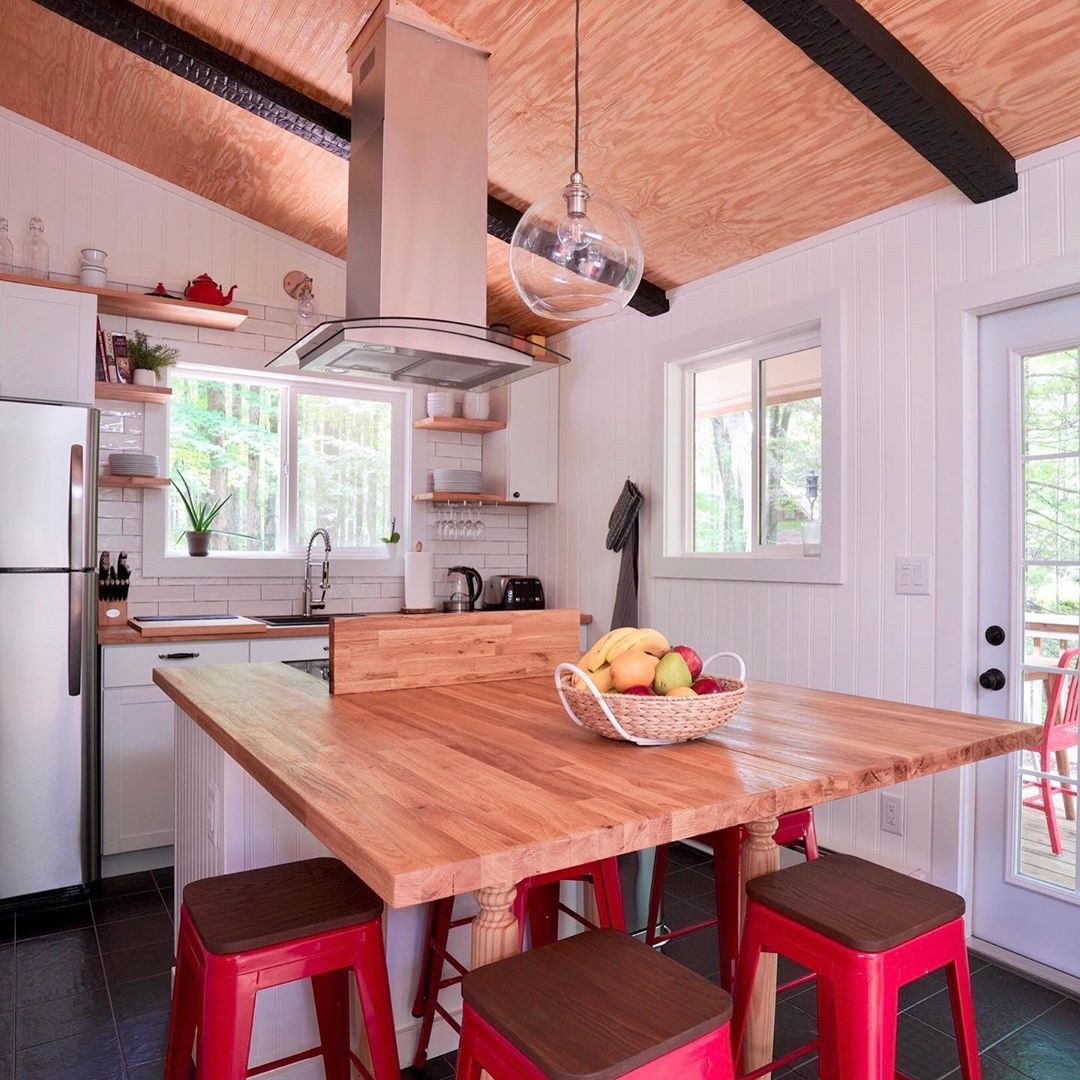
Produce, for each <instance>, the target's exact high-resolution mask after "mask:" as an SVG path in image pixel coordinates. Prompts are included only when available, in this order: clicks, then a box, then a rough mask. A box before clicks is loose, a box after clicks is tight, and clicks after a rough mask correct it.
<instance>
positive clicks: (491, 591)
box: [484, 574, 545, 611]
mask: <svg viewBox="0 0 1080 1080" xmlns="http://www.w3.org/2000/svg"><path fill="white" fill-rule="evenodd" d="M544 606H545V605H544V586H543V585H542V584H541V582H540V579H539V578H538V577H514V576H513V575H511V574H500V575H497V576H495V577H489V578H488V579H487V584H486V585H485V586H484V607H486V608H494V609H497V610H499V611H536V610H537V609H539V608H543V607H544Z"/></svg>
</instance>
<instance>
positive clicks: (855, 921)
mask: <svg viewBox="0 0 1080 1080" xmlns="http://www.w3.org/2000/svg"><path fill="white" fill-rule="evenodd" d="M746 892H747V894H748V895H749V896H750V898H751V899H752V900H756V901H757V903H759V904H761V905H762V907H767V908H769V909H771V910H772V911H775V912H777V913H778V914H780V915H784V916H786V917H787V918H789V919H791V920H792V921H794V922H797V923H799V924H800V925H802V926H806V927H808V928H809V929H811V930H814V931H816V932H817V933H819V934H822V935H823V936H825V937H827V938H831V939H832V940H833V941H837V942H839V943H840V944H842V945H846V946H847V947H848V948H849V949H856V950H858V951H859V952H867V953H881V952H887V951H888V950H889V949H894V948H896V947H897V946H898V945H902V944H903V943H904V942H906V941H912V940H914V939H915V938H918V937H922V935H923V934H926V933H928V932H929V931H931V930H936V929H937V928H938V927H939V926H944V925H945V924H946V923H950V922H953V921H954V920H955V919H959V918H962V917H963V915H964V900H963V898H962V897H960V896H957V895H956V894H955V893H951V892H948V891H947V890H945V889H939V888H938V887H937V886H936V885H930V884H929V883H927V882H925V881H918V880H916V879H915V878H912V877H907V876H906V875H904V874H898V873H896V871H895V870H889V869H887V868H886V867H884V866H878V865H877V864H876V863H871V862H866V861H865V860H864V859H857V858H855V857H854V856H851V855H826V856H823V857H822V858H820V859H815V860H814V861H813V862H806V863H800V864H799V865H797V866H791V867H788V868H787V869H786V870H780V871H778V872H776V873H775V874H766V875H764V876H763V877H757V878H753V879H752V880H751V881H748V882H747V883H746Z"/></svg>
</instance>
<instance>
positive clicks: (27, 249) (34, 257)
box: [23, 217, 49, 279]
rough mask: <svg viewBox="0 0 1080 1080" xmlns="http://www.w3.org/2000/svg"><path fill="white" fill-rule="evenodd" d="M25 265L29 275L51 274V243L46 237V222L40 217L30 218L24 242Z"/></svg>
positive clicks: (46, 276)
mask: <svg viewBox="0 0 1080 1080" xmlns="http://www.w3.org/2000/svg"><path fill="white" fill-rule="evenodd" d="M23 267H24V273H25V274H26V276H27V277H35V278H45V279H48V276H49V244H48V241H47V240H46V239H45V222H44V221H42V220H41V218H39V217H32V218H31V219H30V231H29V232H28V233H27V235H26V241H25V243H24V244H23Z"/></svg>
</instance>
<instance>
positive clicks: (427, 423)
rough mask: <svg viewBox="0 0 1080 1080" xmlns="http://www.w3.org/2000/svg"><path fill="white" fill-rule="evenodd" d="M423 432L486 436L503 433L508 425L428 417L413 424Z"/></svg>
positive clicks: (489, 421) (458, 418)
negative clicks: (452, 432)
mask: <svg viewBox="0 0 1080 1080" xmlns="http://www.w3.org/2000/svg"><path fill="white" fill-rule="evenodd" d="M413 427H414V428H419V429H420V430H421V431H460V432H461V433H462V434H463V435H486V434H487V433H488V432H489V431H502V430H503V429H504V428H505V427H506V425H505V424H504V423H503V422H502V421H501V420H466V419H465V418H464V417H462V416H426V417H424V419H423V420H417V421H415V422H414V423H413Z"/></svg>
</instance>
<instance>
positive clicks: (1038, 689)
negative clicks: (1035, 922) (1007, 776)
mask: <svg viewBox="0 0 1080 1080" xmlns="http://www.w3.org/2000/svg"><path fill="white" fill-rule="evenodd" d="M1022 394H1023V396H1022V415H1023V448H1024V449H1023V461H1022V463H1021V470H1022V473H1021V477H1020V480H1021V484H1022V488H1023V519H1022V526H1023V537H1022V544H1023V563H1024V565H1023V575H1024V669H1023V686H1022V690H1021V694H1022V708H1023V715H1022V718H1023V720H1024V721H1025V722H1026V723H1029V724H1032V725H1035V726H1038V727H1039V728H1040V731H1041V733H1042V737H1041V739H1040V745H1039V746H1038V747H1037V748H1036V749H1035V750H1034V751H1033V752H1032V751H1027V752H1024V753H1021V754H1018V755H1016V758H1017V760H1018V762H1019V765H1020V767H1019V770H1018V774H1017V783H1018V785H1019V791H1018V796H1019V797H1018V798H1017V799H1016V803H1015V805H1016V811H1017V815H1018V819H1017V822H1016V837H1017V849H1018V850H1017V852H1016V865H1017V870H1018V871H1019V873H1020V874H1021V875H1023V876H1024V877H1028V878H1031V879H1033V880H1034V881H1037V882H1038V883H1040V884H1041V885H1043V886H1047V887H1050V888H1053V889H1061V890H1064V891H1067V892H1070V893H1073V892H1075V890H1076V884H1077V881H1076V872H1077V862H1076V775H1077V734H1076V733H1077V690H1078V683H1077V677H1076V675H1075V674H1073V673H1074V672H1075V671H1076V667H1077V658H1078V657H1080V456H1078V452H1080V362H1078V354H1077V350H1076V349H1065V350H1062V351H1058V352H1053V353H1045V354H1042V355H1037V356H1026V357H1024V359H1023V368H1022Z"/></svg>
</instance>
